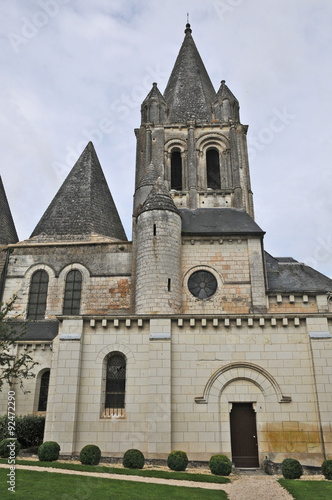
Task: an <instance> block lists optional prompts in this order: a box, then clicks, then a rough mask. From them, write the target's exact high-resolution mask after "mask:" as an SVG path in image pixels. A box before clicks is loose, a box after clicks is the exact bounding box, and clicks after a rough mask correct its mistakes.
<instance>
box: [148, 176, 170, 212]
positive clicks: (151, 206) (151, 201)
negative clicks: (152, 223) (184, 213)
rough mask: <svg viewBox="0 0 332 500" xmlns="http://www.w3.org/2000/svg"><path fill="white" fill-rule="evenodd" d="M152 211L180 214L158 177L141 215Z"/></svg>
mask: <svg viewBox="0 0 332 500" xmlns="http://www.w3.org/2000/svg"><path fill="white" fill-rule="evenodd" d="M150 210H168V211H170V212H176V213H179V211H178V209H177V208H176V206H175V203H174V201H173V200H172V197H171V195H170V194H169V192H168V190H167V188H166V186H165V184H164V182H163V181H162V180H161V178H160V177H158V179H157V181H156V182H155V184H154V186H153V188H152V189H151V191H150V193H149V196H148V197H147V199H146V200H145V202H144V203H143V206H142V208H141V210H140V213H139V214H141V213H143V212H148V211H150Z"/></svg>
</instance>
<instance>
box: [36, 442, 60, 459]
mask: <svg viewBox="0 0 332 500" xmlns="http://www.w3.org/2000/svg"><path fill="white" fill-rule="evenodd" d="M59 453H60V446H59V445H58V443H56V442H55V441H45V443H43V444H41V445H40V446H39V448H38V458H39V460H40V461H41V462H55V461H56V460H58V458H59Z"/></svg>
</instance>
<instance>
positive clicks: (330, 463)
mask: <svg viewBox="0 0 332 500" xmlns="http://www.w3.org/2000/svg"><path fill="white" fill-rule="evenodd" d="M322 473H323V474H324V476H325V479H332V460H324V462H323V463H322Z"/></svg>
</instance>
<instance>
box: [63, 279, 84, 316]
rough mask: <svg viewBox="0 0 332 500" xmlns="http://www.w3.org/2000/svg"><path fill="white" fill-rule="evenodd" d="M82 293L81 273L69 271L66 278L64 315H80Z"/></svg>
mask: <svg viewBox="0 0 332 500" xmlns="http://www.w3.org/2000/svg"><path fill="white" fill-rule="evenodd" d="M81 292H82V274H81V273H80V271H77V270H74V271H69V273H68V274H67V278H66V286H65V298H64V302H63V314H68V315H75V314H79V313H80V305H81Z"/></svg>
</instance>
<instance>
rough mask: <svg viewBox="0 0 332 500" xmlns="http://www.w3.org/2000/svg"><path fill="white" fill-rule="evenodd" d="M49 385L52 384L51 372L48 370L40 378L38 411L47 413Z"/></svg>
mask: <svg viewBox="0 0 332 500" xmlns="http://www.w3.org/2000/svg"><path fill="white" fill-rule="evenodd" d="M49 384H50V370H47V371H46V372H44V373H43V374H42V376H41V378H40V389H39V400H38V411H46V408H47V397H48V387H49Z"/></svg>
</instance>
